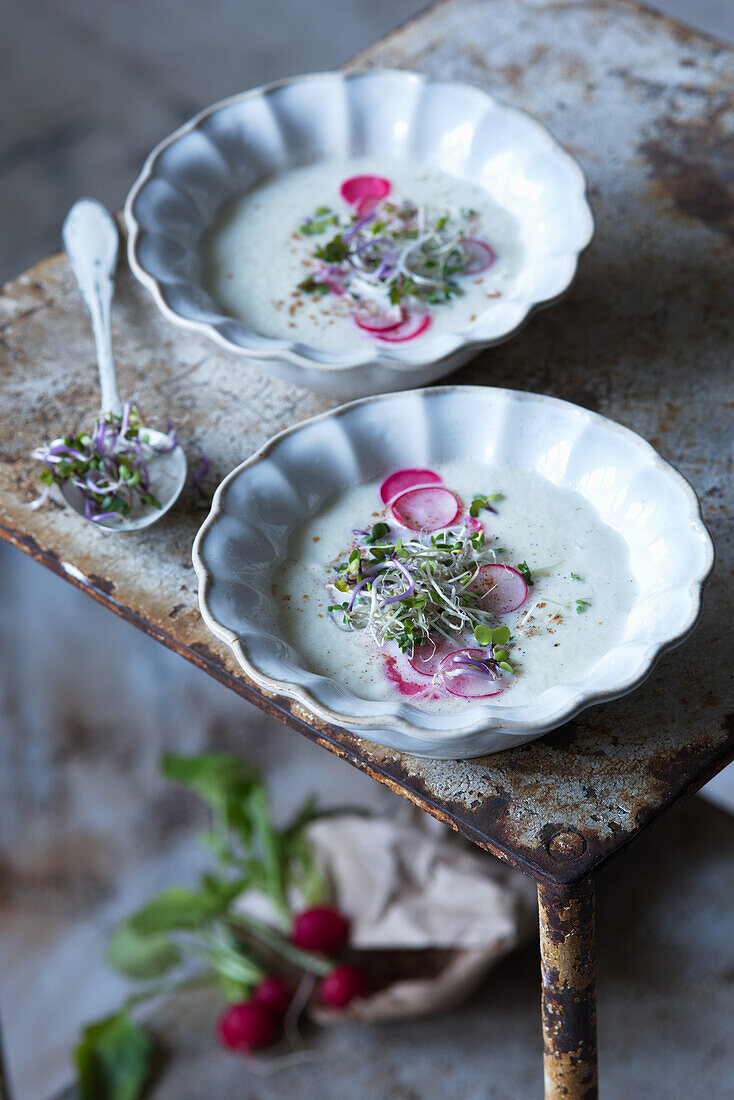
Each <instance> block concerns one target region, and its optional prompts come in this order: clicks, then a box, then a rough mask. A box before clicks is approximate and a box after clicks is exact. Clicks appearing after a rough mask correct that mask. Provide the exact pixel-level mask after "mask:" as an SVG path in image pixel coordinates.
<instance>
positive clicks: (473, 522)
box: [461, 516, 484, 535]
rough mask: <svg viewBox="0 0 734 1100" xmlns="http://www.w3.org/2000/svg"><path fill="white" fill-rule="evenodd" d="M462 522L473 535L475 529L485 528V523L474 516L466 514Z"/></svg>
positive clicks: (481, 529)
mask: <svg viewBox="0 0 734 1100" xmlns="http://www.w3.org/2000/svg"><path fill="white" fill-rule="evenodd" d="M461 522H462V525H463V526H464V527H466V529H467V531H471V533H472V535H473V534H474V532H475V531H483V530H484V524H483V523H481V522H480V521H479V520H478V519H474V516H464V517H463V519H462V521H461Z"/></svg>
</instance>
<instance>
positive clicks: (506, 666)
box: [499, 661, 515, 673]
mask: <svg viewBox="0 0 734 1100" xmlns="http://www.w3.org/2000/svg"><path fill="white" fill-rule="evenodd" d="M499 667H500V668H503V669H504V670H505V672H510V673H514V671H515V670H514V668H513V667H512V665H511V664H509V662H508V661H500V662H499Z"/></svg>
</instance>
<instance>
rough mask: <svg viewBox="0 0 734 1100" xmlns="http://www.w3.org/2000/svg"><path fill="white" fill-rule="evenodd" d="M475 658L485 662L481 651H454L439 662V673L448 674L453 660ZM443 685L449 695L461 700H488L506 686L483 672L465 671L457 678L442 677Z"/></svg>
mask: <svg viewBox="0 0 734 1100" xmlns="http://www.w3.org/2000/svg"><path fill="white" fill-rule="evenodd" d="M458 655H461V656H462V657H476V658H477V659H478V660H480V661H481V660H486V658H487V653H486V651H485V650H483V649H454V650H452V652H451V653H449V654H447V656H446V657H444V659H443V661H442V662H441V672H450V671H451V669H452V668H454V665H453V663H452V662H453V658H454V657H456V656H458ZM443 684H444V687H445V688H446V690H447V691H448V692H449V693H450V694H451V695H458V696H459V697H460V698H462V699H488V698H489V697H490V696H491V695H501V694H502V692H503V691H504V690H505V688H506V687H507V685H506V684H505V683H504V681H503V680H493V679H492V678H491V676H488V675H485V674H484V673H483V672H472V671H471V669H467V670H466V671H465V672H462V673H461V674H460V675H459V676H444V679H443Z"/></svg>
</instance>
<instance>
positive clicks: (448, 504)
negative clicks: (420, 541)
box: [392, 485, 461, 531]
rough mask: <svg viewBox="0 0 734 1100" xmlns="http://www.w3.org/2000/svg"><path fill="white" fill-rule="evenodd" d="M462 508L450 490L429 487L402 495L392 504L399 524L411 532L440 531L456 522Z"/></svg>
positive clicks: (441, 487)
mask: <svg viewBox="0 0 734 1100" xmlns="http://www.w3.org/2000/svg"><path fill="white" fill-rule="evenodd" d="M460 507H461V505H460V504H459V501H458V499H457V498H456V497H455V496H454V494H453V493H452V492H451V490H450V489H444V488H443V486H438V485H435V486H434V485H427V486H425V487H424V488H422V489H409V490H408V492H407V493H402V494H401V495H400V496H399V497H397V498H396V499H395V500H394V501H393V502H392V513H393V515H394V516H395V519H396V520H397V521H398V523H401V524H402V525H403V527H409V528H410V530H411V531H438V530H439V529H440V528H441V527H449V526H450V525H451V524H452V523H453V522H454V520H455V519H456V517H457V516H458V514H459V509H460Z"/></svg>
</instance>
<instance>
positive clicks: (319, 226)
mask: <svg viewBox="0 0 734 1100" xmlns="http://www.w3.org/2000/svg"><path fill="white" fill-rule="evenodd" d="M338 224H339V216H338V214H335V213H334V211H333V210H332V209H331V208H330V207H328V206H319V207H317V208H316V210H315V211H314V213H313V217H311V218H306V219H305V221H304V222H303V224H302V225H299V227H298V230H299V232H300V233H303V235H304V236H305V237H315V236H317V235H318V234H319V233H325V232H326V230H327V228H328V227H329V226H330V225H338Z"/></svg>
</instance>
